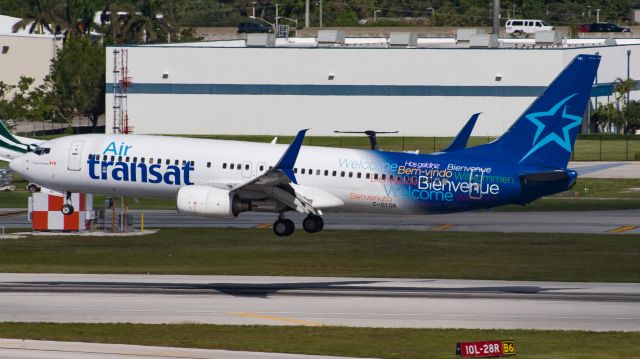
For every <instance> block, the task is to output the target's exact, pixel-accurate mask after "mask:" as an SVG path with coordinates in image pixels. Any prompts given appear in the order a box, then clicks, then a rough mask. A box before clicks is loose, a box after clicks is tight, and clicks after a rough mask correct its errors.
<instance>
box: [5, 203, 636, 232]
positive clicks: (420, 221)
mask: <svg viewBox="0 0 640 359" xmlns="http://www.w3.org/2000/svg"><path fill="white" fill-rule="evenodd" d="M1 212H4V213H9V214H7V215H4V216H0V227H6V228H28V227H31V223H30V222H28V221H27V216H26V213H25V212H21V210H20V209H4V210H0V213H1ZM130 213H132V214H133V217H134V220H135V222H136V224H137V223H139V221H140V212H139V211H131V212H130ZM287 216H288V217H289V218H291V219H293V220H294V222H296V224H297V226H298V229H300V228H299V227H300V224H301V223H302V219H303V216H302V215H300V214H297V213H288V214H287ZM324 218H325V224H326V225H325V229H329V230H330V229H373V230H389V229H395V230H417V231H463V232H536V233H616V234H620V233H636V234H637V233H640V209H638V210H624V211H584V212H464V213H452V214H435V215H406V216H402V215H376V214H366V213H365V214H363V213H327V214H325V215H324ZM274 219H275V215H274V214H271V213H255V212H246V213H241V214H240V215H239V216H238V217H237V218H234V219H214V218H203V217H193V216H186V215H181V214H178V213H177V212H176V211H173V210H149V211H144V221H145V228H163V227H219V228H222V227H232V228H256V227H258V228H267V227H270V226H271V223H273V221H274Z"/></svg>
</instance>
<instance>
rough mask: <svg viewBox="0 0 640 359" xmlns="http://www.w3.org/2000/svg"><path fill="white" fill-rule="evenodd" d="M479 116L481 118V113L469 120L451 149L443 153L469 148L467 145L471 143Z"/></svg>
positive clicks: (475, 114)
mask: <svg viewBox="0 0 640 359" xmlns="http://www.w3.org/2000/svg"><path fill="white" fill-rule="evenodd" d="M478 116H480V113H474V114H473V115H472V116H471V118H469V121H467V123H466V124H465V125H464V127H462V129H461V130H460V132H458V135H456V138H454V139H453V141H451V144H450V145H449V147H447V148H445V149H444V150H442V151H441V152H451V151H458V150H462V149H464V148H465V147H467V143H468V142H469V137H471V132H472V131H473V128H474V127H475V125H476V121H477V120H478Z"/></svg>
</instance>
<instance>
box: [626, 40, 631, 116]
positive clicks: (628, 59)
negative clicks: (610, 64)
mask: <svg viewBox="0 0 640 359" xmlns="http://www.w3.org/2000/svg"><path fill="white" fill-rule="evenodd" d="M630 78H631V50H627V81H629V79H630ZM629 95H631V93H630V92H627V106H628V105H629Z"/></svg>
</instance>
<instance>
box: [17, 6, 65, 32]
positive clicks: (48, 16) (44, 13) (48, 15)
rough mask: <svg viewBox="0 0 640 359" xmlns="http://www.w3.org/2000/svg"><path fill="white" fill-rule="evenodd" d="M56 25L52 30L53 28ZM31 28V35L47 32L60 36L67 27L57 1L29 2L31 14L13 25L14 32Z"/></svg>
mask: <svg viewBox="0 0 640 359" xmlns="http://www.w3.org/2000/svg"><path fill="white" fill-rule="evenodd" d="M52 25H55V28H54V29H52V28H51V26H52ZM27 26H30V27H29V33H31V34H33V33H36V34H44V33H45V30H47V31H49V32H50V33H52V34H59V33H61V32H62V28H64V27H65V26H66V24H65V23H64V20H63V18H62V16H61V14H60V6H59V4H58V2H57V1H55V0H29V14H28V15H27V16H26V17H25V18H24V19H22V20H20V21H18V22H17V23H15V25H13V28H12V31H13V32H18V30H20V29H24V28H26V27H27Z"/></svg>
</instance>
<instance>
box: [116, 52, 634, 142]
mask: <svg viewBox="0 0 640 359" xmlns="http://www.w3.org/2000/svg"><path fill="white" fill-rule="evenodd" d="M115 49H116V48H115V47H110V48H107V51H106V59H107V71H106V82H107V98H106V116H107V117H106V120H107V126H106V127H107V131H111V127H112V126H111V125H112V122H113V109H112V104H113V84H112V82H113V75H112V69H113V50H115ZM127 49H128V72H129V76H130V77H131V78H132V80H133V85H132V86H131V87H130V88H129V92H128V114H129V119H130V125H131V126H133V132H134V133H137V134H143V133H156V134H267V135H291V134H294V133H295V132H296V131H298V130H299V129H301V128H310V129H311V131H310V132H309V134H310V135H312V136H320V135H333V131H334V130H365V129H375V130H379V131H392V130H398V131H400V133H399V135H401V136H433V135H435V136H453V135H455V134H456V133H457V132H458V130H459V129H460V127H461V126H462V125H463V124H464V123H465V122H466V120H467V119H468V118H469V116H471V115H472V114H473V113H475V112H482V113H483V114H482V116H481V117H480V119H479V121H478V124H477V125H476V129H475V130H474V132H473V134H474V136H487V135H490V136H495V135H499V134H501V133H502V132H504V131H505V130H506V129H507V128H508V126H509V125H510V124H511V123H512V122H513V121H514V120H515V119H516V118H517V116H519V114H520V113H522V112H523V111H524V109H525V108H526V107H527V106H528V105H529V104H530V103H531V101H532V100H533V99H534V98H535V97H536V96H537V95H538V94H540V93H541V92H542V91H543V89H544V88H545V86H546V85H547V84H549V82H551V81H552V80H553V79H554V78H555V76H556V75H557V74H558V73H559V71H561V70H562V69H563V68H564V66H566V65H567V64H568V63H569V62H570V61H571V60H572V59H573V58H574V56H576V55H577V54H580V53H591V54H593V53H596V52H598V53H600V54H601V55H603V60H602V64H601V67H600V70H599V73H598V81H599V83H606V82H609V83H610V82H612V81H613V80H614V79H615V78H616V77H622V78H626V71H627V66H626V61H627V55H626V51H627V50H628V49H631V50H632V51H633V52H634V55H635V56H632V57H631V60H632V63H631V77H632V78H635V79H638V78H640V45H626V46H609V47H583V48H563V49H461V48H440V49H438V48H430V49H425V48H418V49H373V48H245V47H241V48H224V47H203V46H198V47H188V46H179V47H177V46H176V47H174V46H133V47H128V48H127Z"/></svg>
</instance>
